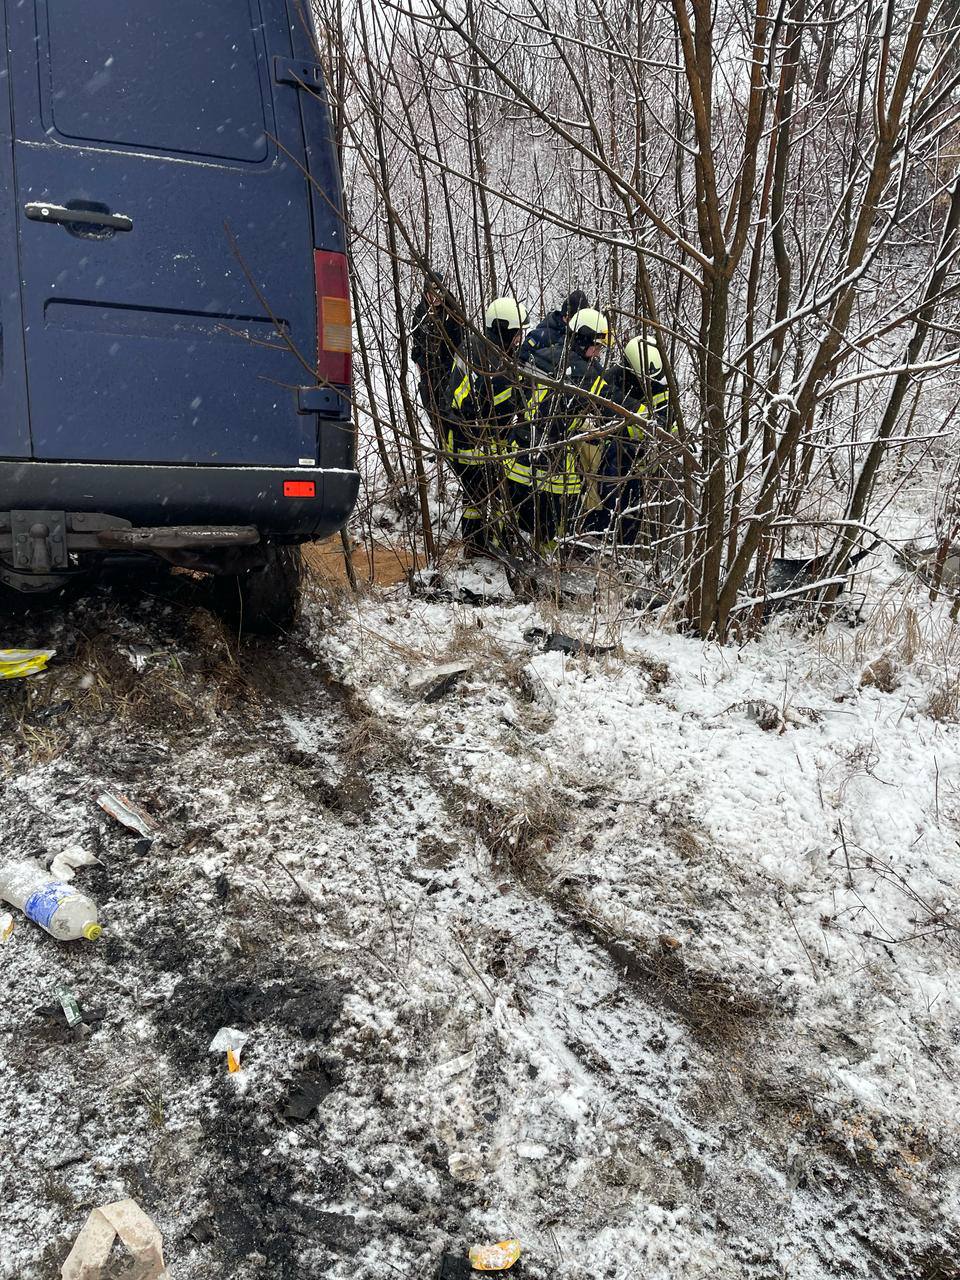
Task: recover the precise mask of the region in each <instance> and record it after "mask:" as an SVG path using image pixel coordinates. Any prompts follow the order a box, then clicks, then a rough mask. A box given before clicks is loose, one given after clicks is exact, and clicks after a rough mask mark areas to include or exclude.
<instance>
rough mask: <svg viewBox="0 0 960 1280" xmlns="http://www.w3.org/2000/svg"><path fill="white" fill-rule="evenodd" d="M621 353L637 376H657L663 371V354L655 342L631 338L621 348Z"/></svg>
mask: <svg viewBox="0 0 960 1280" xmlns="http://www.w3.org/2000/svg"><path fill="white" fill-rule="evenodd" d="M623 355H624V359H625V360H626V362H627V364H628V365H629V366H630V368H631V369H632V370H633V372H634V373H635V374H636V375H637V377H638V378H659V377H660V375H661V374H662V373H663V356H662V355H661V354H660V348H659V347H658V346H657V344H656V343H655V342H644V341H643V340H642V339H641V338H631V339H630V341H629V342H628V343H627V345H626V346H625V347H624V348H623Z"/></svg>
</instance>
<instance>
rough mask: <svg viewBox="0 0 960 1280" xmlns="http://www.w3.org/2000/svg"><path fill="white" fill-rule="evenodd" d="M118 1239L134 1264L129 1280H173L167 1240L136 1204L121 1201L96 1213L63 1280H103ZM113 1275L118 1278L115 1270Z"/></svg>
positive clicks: (69, 1257) (64, 1269)
mask: <svg viewBox="0 0 960 1280" xmlns="http://www.w3.org/2000/svg"><path fill="white" fill-rule="evenodd" d="M118 1236H119V1238H120V1241H121V1242H122V1243H123V1244H124V1245H126V1247H127V1249H128V1251H129V1252H130V1255H131V1256H132V1258H133V1262H134V1265H133V1266H132V1267H131V1268H130V1270H128V1271H126V1272H125V1273H124V1276H125V1280H169V1273H168V1272H167V1270H166V1268H165V1266H164V1262H163V1238H162V1236H161V1235H160V1232H159V1231H158V1229H157V1227H156V1225H155V1224H154V1222H153V1221H152V1220H151V1219H150V1218H149V1217H147V1215H146V1214H145V1213H144V1211H143V1210H142V1209H141V1208H140V1206H139V1205H138V1204H137V1202H136V1201H135V1200H117V1201H115V1202H114V1203H113V1204H105V1205H102V1206H101V1207H100V1208H99V1209H94V1210H93V1212H92V1213H91V1214H90V1216H89V1217H88V1218H87V1220H86V1222H85V1223H84V1225H83V1228H82V1230H81V1232H80V1234H79V1235H78V1236H77V1239H76V1243H75V1244H74V1246H73V1248H72V1249H71V1250H70V1253H69V1254H68V1255H67V1258H66V1261H65V1262H64V1264H63V1266H62V1267H61V1268H60V1276H61V1280H101V1277H102V1276H104V1275H105V1274H106V1271H105V1268H107V1267H108V1266H110V1252H111V1250H112V1249H113V1242H114V1240H116V1239H117V1237H118ZM109 1274H111V1275H112V1274H114V1273H113V1270H112V1267H111V1269H110V1272H109Z"/></svg>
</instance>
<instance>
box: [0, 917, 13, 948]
mask: <svg viewBox="0 0 960 1280" xmlns="http://www.w3.org/2000/svg"><path fill="white" fill-rule="evenodd" d="M12 933H13V916H12V915H11V914H10V912H9V911H4V912H3V914H2V915H0V942H6V941H7V939H8V938H9V937H10V935H11V934H12Z"/></svg>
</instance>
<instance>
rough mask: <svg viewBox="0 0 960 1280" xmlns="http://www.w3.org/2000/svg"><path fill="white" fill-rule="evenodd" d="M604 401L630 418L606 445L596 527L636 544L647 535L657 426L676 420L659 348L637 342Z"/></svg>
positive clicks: (613, 427)
mask: <svg viewBox="0 0 960 1280" xmlns="http://www.w3.org/2000/svg"><path fill="white" fill-rule="evenodd" d="M603 394H604V396H605V397H606V399H608V400H612V401H613V402H614V403H615V404H618V405H620V406H621V407H622V408H624V409H627V410H629V412H630V414H631V417H629V418H612V419H611V421H610V422H609V424H608V425H609V428H610V434H609V435H608V436H607V437H606V439H605V441H604V444H603V456H602V461H601V464H600V468H599V471H600V475H599V479H598V490H599V499H600V505H599V507H598V508H597V510H596V511H595V512H593V514H592V517H591V520H590V522H589V523H590V527H591V528H592V529H596V530H599V529H607V528H610V527H611V526H612V527H613V528H614V530H615V533H616V538H617V541H618V542H620V543H628V544H633V543H635V542H636V541H637V538H638V536H639V534H640V529H641V523H642V521H641V507H642V499H643V470H644V467H645V464H646V454H647V445H648V439H649V431H648V426H649V423H650V422H652V421H656V422H658V423H659V424H660V425H661V426H663V427H666V426H667V425H668V424H669V420H670V391H669V389H668V387H667V383H666V381H665V379H664V372H663V356H662V355H661V354H660V348H659V347H658V346H657V344H656V343H655V342H653V341H652V340H650V339H648V338H646V337H637V338H631V339H630V341H629V342H628V343H627V344H626V346H625V347H624V349H623V361H622V363H620V364H618V365H615V366H614V367H613V368H612V369H611V370H610V371H609V372H608V374H607V385H606V389H605V391H604V393H603Z"/></svg>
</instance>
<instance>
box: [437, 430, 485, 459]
mask: <svg viewBox="0 0 960 1280" xmlns="http://www.w3.org/2000/svg"><path fill="white" fill-rule="evenodd" d="M447 452H448V453H449V455H450V457H451V458H453V460H454V462H462V463H463V464H464V465H465V466H474V467H476V466H480V465H481V464H482V463H485V462H487V461H489V459H488V457H487V452H486V450H485V449H484V448H483V446H482V445H478V446H477V448H475V449H458V448H457V444H456V441H455V440H454V438H453V428H452V427H451V429H450V430H449V431H448V432H447Z"/></svg>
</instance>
